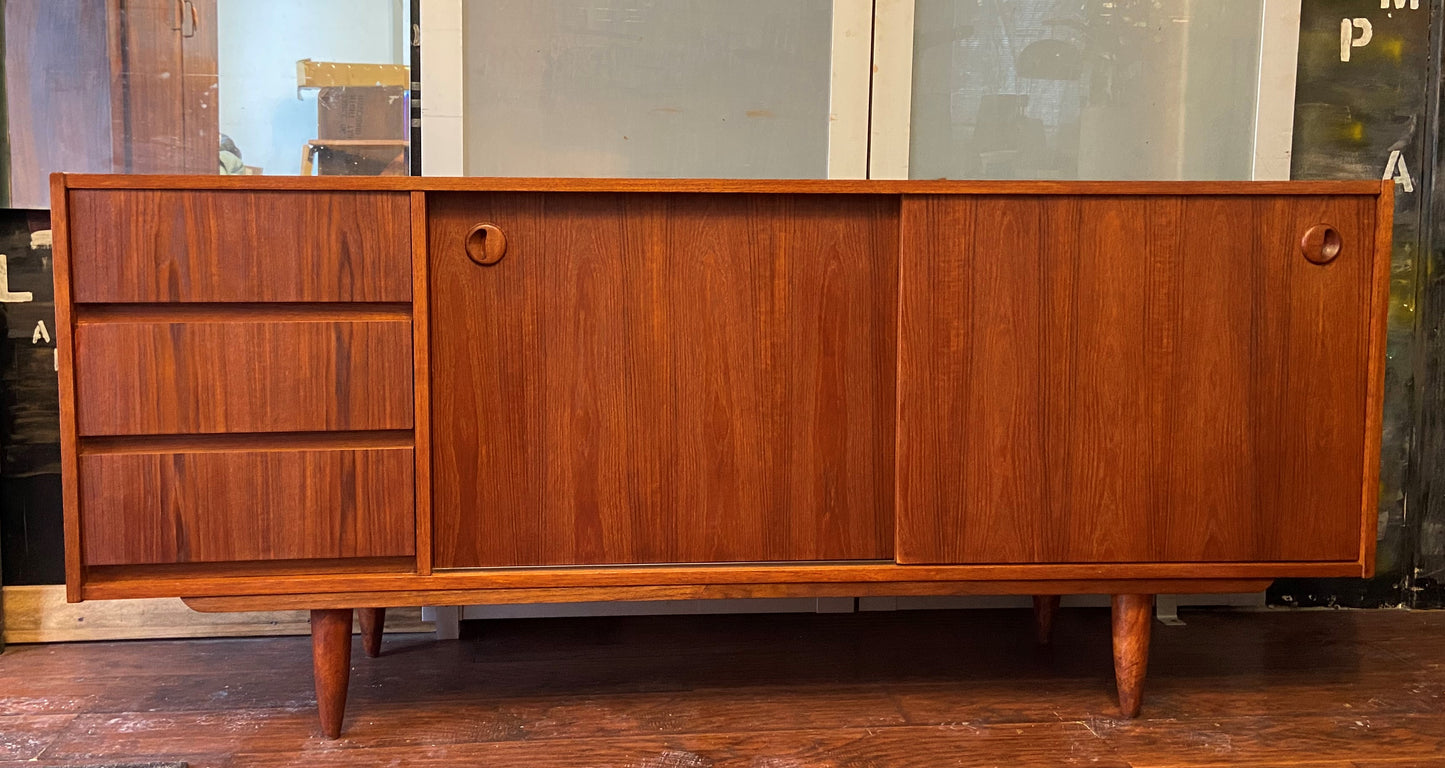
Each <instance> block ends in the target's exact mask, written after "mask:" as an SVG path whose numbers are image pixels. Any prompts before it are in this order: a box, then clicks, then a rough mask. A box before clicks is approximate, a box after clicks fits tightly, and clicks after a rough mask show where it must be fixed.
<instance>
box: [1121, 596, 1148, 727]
mask: <svg viewBox="0 0 1445 768" xmlns="http://www.w3.org/2000/svg"><path fill="white" fill-rule="evenodd" d="M1153 624H1154V596H1153V595H1114V680H1115V682H1116V684H1117V685H1118V687H1119V711H1121V712H1123V714H1124V717H1137V716H1138V715H1139V707H1140V705H1142V704H1143V703H1144V676H1145V674H1146V673H1147V672H1148V671H1149V632H1150V630H1151V628H1152V627H1153Z"/></svg>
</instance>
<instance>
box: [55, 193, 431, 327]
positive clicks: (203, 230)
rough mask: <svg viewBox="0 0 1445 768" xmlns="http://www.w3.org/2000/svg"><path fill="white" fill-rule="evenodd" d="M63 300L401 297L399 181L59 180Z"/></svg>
mask: <svg viewBox="0 0 1445 768" xmlns="http://www.w3.org/2000/svg"><path fill="white" fill-rule="evenodd" d="M69 205H70V243H71V253H72V254H74V257H73V260H72V264H71V281H72V285H73V286H74V287H73V300H74V301H76V302H82V303H83V302H170V301H197V302H207V301H243V302H269V301H288V302H289V301H388V302H397V301H411V237H410V220H411V209H410V197H409V196H408V195H407V194H406V193H404V192H325V193H317V192H285V191H274V192H273V191H247V192H234V191H225V190H206V191H201V190H86V189H76V190H71V192H70V199H69Z"/></svg>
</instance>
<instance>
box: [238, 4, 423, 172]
mask: <svg viewBox="0 0 1445 768" xmlns="http://www.w3.org/2000/svg"><path fill="white" fill-rule="evenodd" d="M217 5H218V8H217V20H216V31H217V34H218V35H219V37H220V50H219V62H218V63H219V71H220V102H221V115H220V119H221V133H223V134H225V135H227V136H230V137H231V139H232V140H233V141H235V142H236V146H237V147H239V148H240V150H241V155H242V158H243V159H244V160H245V162H246V164H247V165H254V166H260V167H261V168H262V169H263V171H264V173H265V174H266V175H268V176H276V175H287V174H290V175H295V174H297V173H300V172H301V150H302V147H304V146H305V145H306V141H307V140H308V139H314V138H316V94H315V92H314V91H305V92H303V93H302V99H301V100H298V99H297V98H296V62H297V60H299V59H307V58H309V59H315V60H317V61H340V62H348V63H361V64H406V63H408V62H407V61H406V59H404V58H402V57H404V56H406V55H407V54H406V50H407V49H406V45H405V44H404V43H403V42H402V41H404V40H406V39H407V38H408V37H409V36H408V35H407V33H406V17H405V13H406V8H407V7H409V5H410V4H409V3H406V2H404V0H302V1H301V2H298V1H297V0H218V3H217Z"/></svg>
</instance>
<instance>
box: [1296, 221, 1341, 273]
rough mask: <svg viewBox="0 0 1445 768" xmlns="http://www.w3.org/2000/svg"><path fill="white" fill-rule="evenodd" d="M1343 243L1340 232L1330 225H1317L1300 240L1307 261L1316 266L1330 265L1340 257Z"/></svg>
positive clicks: (1308, 230) (1306, 231)
mask: <svg viewBox="0 0 1445 768" xmlns="http://www.w3.org/2000/svg"><path fill="white" fill-rule="evenodd" d="M1342 246H1343V241H1342V240H1341V239H1340V233H1339V230H1337V229H1335V228H1334V227H1332V226H1330V225H1328V224H1316V225H1314V226H1313V227H1310V228H1309V229H1307V230H1305V234H1304V237H1301V238H1300V241H1299V247H1300V250H1301V251H1304V255H1305V258H1306V259H1309V260H1310V261H1312V262H1314V263H1316V264H1328V263H1330V262H1332V261H1334V260H1335V257H1337V256H1339V255H1340V248H1341V247H1342Z"/></svg>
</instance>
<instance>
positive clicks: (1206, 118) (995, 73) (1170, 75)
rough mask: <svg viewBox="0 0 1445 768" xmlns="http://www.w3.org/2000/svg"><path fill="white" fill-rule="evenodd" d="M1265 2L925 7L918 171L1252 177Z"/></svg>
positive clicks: (919, 24)
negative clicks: (1261, 30)
mask: <svg viewBox="0 0 1445 768" xmlns="http://www.w3.org/2000/svg"><path fill="white" fill-rule="evenodd" d="M1262 11H1263V0H917V1H916V5H915V16H914V40H913V57H914V59H913V107H912V125H911V137H910V144H909V176H910V177H912V178H941V177H946V178H958V179H1248V178H1249V177H1250V173H1251V169H1252V165H1253V152H1254V124H1255V97H1256V92H1257V90H1258V82H1259V62H1260V25H1261V15H1262Z"/></svg>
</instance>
